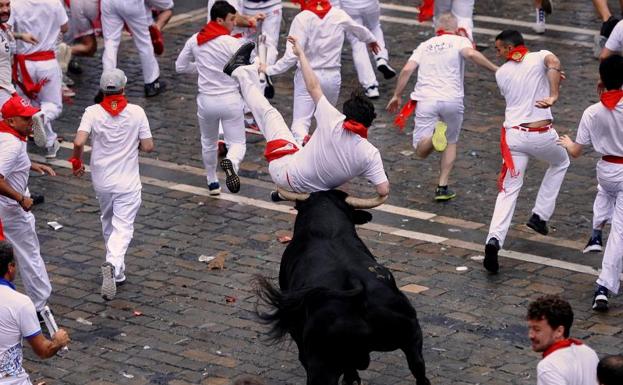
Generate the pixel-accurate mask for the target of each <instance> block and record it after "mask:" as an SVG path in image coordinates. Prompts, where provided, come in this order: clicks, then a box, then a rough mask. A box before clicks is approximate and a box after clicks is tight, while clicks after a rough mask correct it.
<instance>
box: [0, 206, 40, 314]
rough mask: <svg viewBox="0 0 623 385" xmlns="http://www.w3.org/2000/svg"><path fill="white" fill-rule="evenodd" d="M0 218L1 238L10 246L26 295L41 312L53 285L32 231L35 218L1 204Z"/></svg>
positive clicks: (18, 208) (17, 208)
mask: <svg viewBox="0 0 623 385" xmlns="http://www.w3.org/2000/svg"><path fill="white" fill-rule="evenodd" d="M0 218H2V226H3V227H4V236H5V238H6V239H7V241H9V242H10V243H11V244H12V245H13V252H14V254H15V260H16V262H17V267H18V269H19V274H20V277H21V278H22V282H23V283H24V289H25V290H26V294H27V295H28V296H29V297H30V299H31V300H32V302H33V303H34V304H35V308H36V309H37V311H40V310H43V307H44V306H45V304H46V302H47V301H48V298H49V297H50V294H51V293H52V285H50V279H49V278H48V272H47V271H46V269H45V263H44V262H43V259H42V258H41V253H40V250H39V238H38V237H37V232H36V230H35V216H34V215H32V213H30V212H26V211H24V210H23V209H22V208H21V206H19V205H4V204H0Z"/></svg>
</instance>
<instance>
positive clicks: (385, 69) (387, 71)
mask: <svg viewBox="0 0 623 385" xmlns="http://www.w3.org/2000/svg"><path fill="white" fill-rule="evenodd" d="M376 69H377V70H379V71H380V72H381V73H382V74H383V77H384V78H385V79H391V78H393V77H395V76H396V71H394V70H393V69H391V68H389V66H387V65H385V64H381V65H380V66H378V67H376Z"/></svg>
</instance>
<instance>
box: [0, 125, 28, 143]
mask: <svg viewBox="0 0 623 385" xmlns="http://www.w3.org/2000/svg"><path fill="white" fill-rule="evenodd" d="M0 132H6V133H7V134H11V135H13V136H14V137H16V138H17V139H19V140H21V141H22V142H25V141H26V140H27V139H28V138H27V137H26V136H25V135H21V134H20V133H19V132H17V131H15V129H13V127H11V126H9V125H8V124H6V122H5V121H4V120H2V121H0Z"/></svg>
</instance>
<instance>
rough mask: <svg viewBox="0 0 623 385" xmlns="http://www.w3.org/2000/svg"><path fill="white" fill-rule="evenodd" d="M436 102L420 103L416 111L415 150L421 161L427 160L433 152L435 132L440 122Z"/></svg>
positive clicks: (421, 101)
mask: <svg viewBox="0 0 623 385" xmlns="http://www.w3.org/2000/svg"><path fill="white" fill-rule="evenodd" d="M437 103H438V102H436V101H430V102H429V101H425V100H420V101H418V105H417V108H416V109H415V119H414V120H415V128H414V129H413V148H415V154H416V155H417V156H418V158H420V159H426V158H428V156H429V155H430V154H431V153H432V152H433V150H434V148H433V140H432V138H433V131H434V130H435V123H437V121H438V120H439V114H438V113H437Z"/></svg>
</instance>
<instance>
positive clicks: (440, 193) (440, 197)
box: [435, 186, 456, 202]
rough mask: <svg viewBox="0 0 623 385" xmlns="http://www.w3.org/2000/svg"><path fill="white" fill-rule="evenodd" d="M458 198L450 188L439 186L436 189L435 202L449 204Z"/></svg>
mask: <svg viewBox="0 0 623 385" xmlns="http://www.w3.org/2000/svg"><path fill="white" fill-rule="evenodd" d="M455 197H456V193H455V192H454V191H452V190H450V189H449V188H448V186H437V188H436V189H435V200H436V201H437V202H447V201H449V200H450V199H453V198H455Z"/></svg>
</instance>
